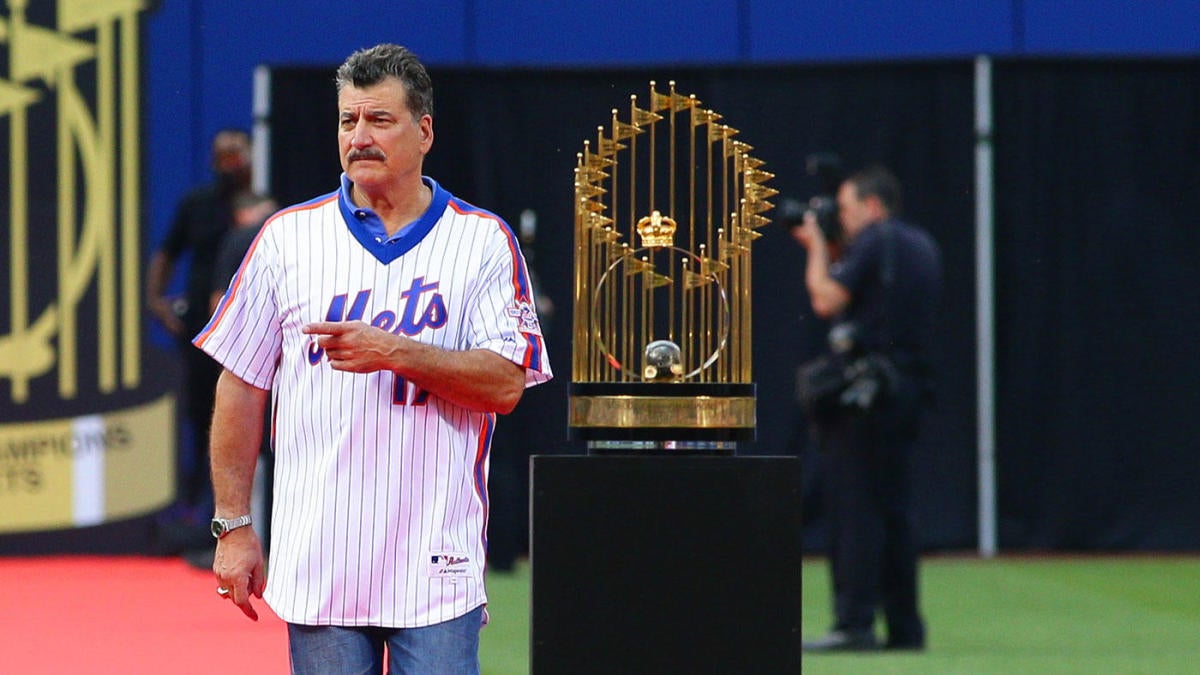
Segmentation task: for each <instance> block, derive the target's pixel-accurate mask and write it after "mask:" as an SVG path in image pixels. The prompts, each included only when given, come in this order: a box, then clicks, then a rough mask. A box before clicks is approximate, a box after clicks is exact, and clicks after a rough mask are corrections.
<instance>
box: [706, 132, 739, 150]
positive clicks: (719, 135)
mask: <svg viewBox="0 0 1200 675" xmlns="http://www.w3.org/2000/svg"><path fill="white" fill-rule="evenodd" d="M737 134H738V130H737V129H734V128H733V127H731V126H727V125H724V124H710V125H708V140H710V141H727V140H729V139H730V138H733V137H734V136H736V135H737ZM726 156H728V157H732V156H733V155H730V154H727V155H726Z"/></svg>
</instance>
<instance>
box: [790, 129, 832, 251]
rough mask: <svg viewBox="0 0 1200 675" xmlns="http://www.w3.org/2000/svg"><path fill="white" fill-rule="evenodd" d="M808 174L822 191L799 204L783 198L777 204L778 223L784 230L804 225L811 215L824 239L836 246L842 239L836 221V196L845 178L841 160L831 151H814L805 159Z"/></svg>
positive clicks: (793, 200)
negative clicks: (809, 214) (818, 183)
mask: <svg viewBox="0 0 1200 675" xmlns="http://www.w3.org/2000/svg"><path fill="white" fill-rule="evenodd" d="M804 166H805V170H806V171H807V173H808V175H810V176H815V177H816V178H817V179H818V180H819V181H820V183H821V192H820V193H819V194H817V195H814V196H812V197H810V198H809V199H808V201H807V202H800V201H797V200H795V199H790V198H789V199H784V200H782V201H781V202H780V205H779V222H780V224H781V225H783V227H784V229H788V230H790V229H792V228H793V227H799V226H800V225H802V224H803V223H804V216H805V214H807V213H810V212H811V213H812V214H813V216H814V217H815V218H816V219H817V226H818V227H820V228H821V233H822V234H824V235H825V240H826V241H828V242H830V243H836V242H839V241H841V239H842V224H841V221H840V220H838V207H837V199H836V198H835V196H834V195H836V194H837V190H838V187H840V186H841V184H842V179H843V178H845V172H844V170H843V169H842V160H841V158H840V157H838V156H837V155H835V154H833V153H831V152H816V153H813V154H811V155H809V156H808V157H806V158H805V160H804Z"/></svg>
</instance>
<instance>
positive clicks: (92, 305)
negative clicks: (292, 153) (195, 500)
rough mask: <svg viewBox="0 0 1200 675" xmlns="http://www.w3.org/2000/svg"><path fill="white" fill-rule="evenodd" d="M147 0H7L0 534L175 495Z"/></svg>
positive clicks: (2, 48) (105, 517) (0, 77)
mask: <svg viewBox="0 0 1200 675" xmlns="http://www.w3.org/2000/svg"><path fill="white" fill-rule="evenodd" d="M148 4H149V3H148V2H147V0H55V1H52V0H39V1H36V2H30V1H29V0H8V1H7V2H3V3H0V11H2V12H3V13H2V14H0V184H3V187H2V188H0V210H2V213H3V215H2V216H0V222H3V223H4V231H3V235H2V236H3V239H2V240H0V293H2V295H0V298H2V299H0V534H3V533H12V532H33V531H39V530H54V529H63V528H70V527H78V526H85V525H97V524H102V523H106V522H109V521H113V520H119V519H123V518H129V517H133V516H137V515H142V514H147V513H150V512H152V511H155V510H157V509H159V508H161V507H162V506H164V505H165V504H167V503H169V502H170V501H171V500H172V499H173V497H174V483H175V480H174V452H175V443H176V440H175V439H176V434H175V414H174V409H175V403H174V396H173V394H171V393H170V391H171V390H170V388H169V387H168V386H167V383H166V382H165V375H164V373H168V372H171V369H170V368H167V367H164V364H161V363H154V361H155V360H163V359H164V358H167V357H166V356H164V355H163V354H161V353H160V352H159V351H157V350H152V349H147V345H146V344H145V342H144V341H143V339H142V335H143V325H144V323H143V314H142V307H141V302H140V293H141V265H142V260H143V256H142V245H141V230H142V221H141V199H142V189H141V157H142V147H141V142H142V141H141V135H142V133H141V132H142V124H141V109H142V101H141V90H142V67H141V59H142V44H141V32H142V26H141V22H142V19H143V15H144V12H145V11H146V10H147V6H148Z"/></svg>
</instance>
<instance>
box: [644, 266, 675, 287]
mask: <svg viewBox="0 0 1200 675" xmlns="http://www.w3.org/2000/svg"><path fill="white" fill-rule="evenodd" d="M642 283H643V284H645V286H646V289H651V288H662V287H663V286H670V285H671V284H672V283H673V282H672V281H671V277H669V276H667V275H665V274H659V273H658V272H655V271H654V270H653V269H651V270H649V271H646V272H643V273H642Z"/></svg>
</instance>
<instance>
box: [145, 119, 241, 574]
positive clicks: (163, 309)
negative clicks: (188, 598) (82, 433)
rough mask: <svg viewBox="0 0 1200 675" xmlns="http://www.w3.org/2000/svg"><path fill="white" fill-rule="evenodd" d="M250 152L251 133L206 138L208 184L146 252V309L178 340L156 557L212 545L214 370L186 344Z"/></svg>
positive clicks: (190, 196) (202, 319)
mask: <svg viewBox="0 0 1200 675" xmlns="http://www.w3.org/2000/svg"><path fill="white" fill-rule="evenodd" d="M250 153H251V145H250V136H249V134H247V133H246V132H245V131H243V130H240V129H223V130H221V131H219V132H217V133H216V135H215V136H214V137H213V141H212V168H213V180H212V181H211V182H209V183H206V184H204V185H201V186H198V187H196V188H194V189H192V190H191V191H189V192H188V193H187V194H186V195H184V197H183V198H182V199H181V200H180V201H179V205H178V207H177V209H176V212H175V218H174V220H173V221H172V223H171V227H170V229H169V230H168V231H167V234H166V236H165V237H164V238H163V241H162V242H161V243H160V244H159V246H158V247H157V249H156V250H155V251H154V253H153V254H152V255H151V257H150V263H149V268H148V269H147V271H146V306H147V307H148V309H149V310H150V312H151V314H152V315H153V316H154V318H155V319H157V320H158V322H159V323H161V324H162V325H163V327H164V328H165V329H166V330H167V331H168V332H169V333H170V334H171V335H172V337H174V338H175V339H176V341H177V342H178V347H179V351H180V357H181V365H182V368H183V387H182V391H181V403H182V407H183V412H184V415H183V418H184V420H185V422H186V423H185V425H184V428H185V429H186V430H187V431H186V435H185V436H184V437H183V438H182V439H181V443H180V444H179V454H178V457H177V461H176V466H177V469H176V471H177V476H178V478H177V490H176V505H175V508H174V509H172V510H171V511H170V512H169V513H168V514H167V518H166V519H165V521H164V522H163V524H162V528H161V530H160V532H159V548H160V550H161V551H162V552H163V553H168V554H173V553H178V552H180V551H182V550H188V549H208V550H211V548H212V539H211V535H210V534H209V533H208V520H209V517H210V516H211V515H212V513H211V512H212V482H211V479H210V478H209V468H208V432H209V423H210V421H211V418H212V408H213V395H214V391H215V389H216V384H217V377H218V376H219V375H220V373H221V369H220V366H218V365H217V363H216V362H215V361H213V360H212V358H211V357H209V356H208V355H207V354H205V353H204V352H202V351H200V350H199V349H197V348H196V347H195V346H193V345H192V344H191V338H192V336H194V335H195V334H196V333H198V332H200V330H201V329H203V328H204V325H205V324H206V323H208V318H209V299H210V294H211V290H212V279H213V267H214V265H215V264H216V260H217V253H218V250H219V247H220V245H221V240H222V238H223V237H224V236H225V234H226V233H227V232H229V231H230V230H232V229H233V228H234V214H233V200H234V197H235V195H237V194H239V193H242V192H244V191H245V190H247V189H248V188H249V186H250V161H251V154H250ZM185 257H186V259H187V275H186V279H185V281H184V284H185V291H184V293H183V295H182V296H179V297H173V296H171V295H169V294H168V288H169V286H170V283H171V280H172V278H173V276H174V274H175V270H176V265H177V264H179V263H180V262H181V260H182V259H184V258H185Z"/></svg>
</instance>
